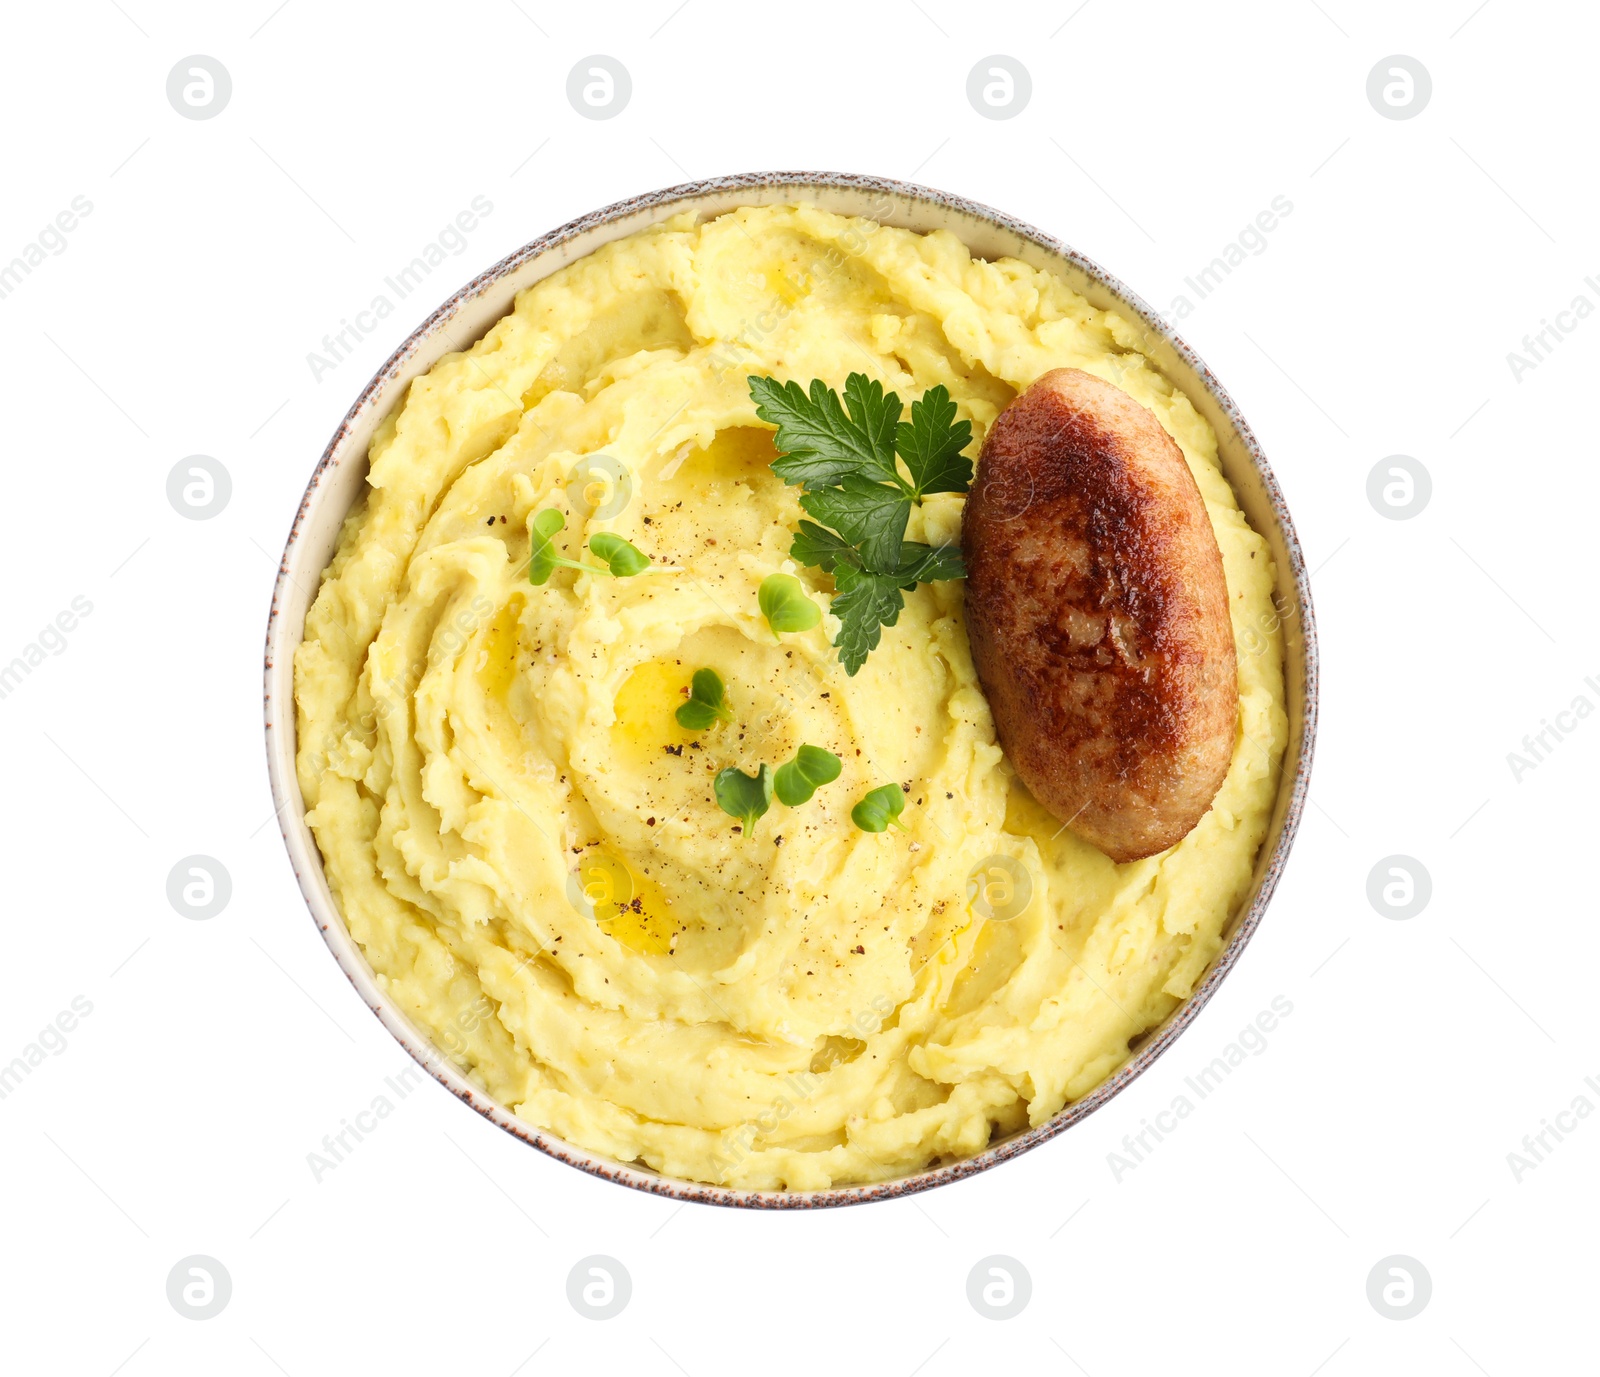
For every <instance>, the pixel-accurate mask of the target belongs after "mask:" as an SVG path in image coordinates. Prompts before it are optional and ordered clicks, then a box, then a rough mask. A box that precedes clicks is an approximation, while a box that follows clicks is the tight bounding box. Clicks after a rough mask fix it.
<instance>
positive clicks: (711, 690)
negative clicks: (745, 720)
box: [673, 669, 733, 732]
mask: <svg viewBox="0 0 1600 1377" xmlns="http://www.w3.org/2000/svg"><path fill="white" fill-rule="evenodd" d="M673 716H675V717H676V718H677V719H678V725H679V726H680V727H687V728H688V729H689V730H690V731H692V732H703V731H705V730H706V728H707V727H711V726H714V725H715V724H716V723H718V722H731V721H733V709H732V708H731V707H729V706H728V699H727V695H726V693H725V692H724V691H723V687H722V677H721V676H720V675H719V674H718V673H717V671H716V670H714V669H697V670H695V672H694V678H693V679H692V680H691V681H690V683H689V701H688V702H687V703H680V704H679V705H678V711H677V712H676V713H674V714H673Z"/></svg>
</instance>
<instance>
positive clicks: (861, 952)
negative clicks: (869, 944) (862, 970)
mask: <svg viewBox="0 0 1600 1377" xmlns="http://www.w3.org/2000/svg"><path fill="white" fill-rule="evenodd" d="M850 951H851V953H852V954H853V955H855V956H865V955H866V954H867V949H866V948H865V947H851V948H850Z"/></svg>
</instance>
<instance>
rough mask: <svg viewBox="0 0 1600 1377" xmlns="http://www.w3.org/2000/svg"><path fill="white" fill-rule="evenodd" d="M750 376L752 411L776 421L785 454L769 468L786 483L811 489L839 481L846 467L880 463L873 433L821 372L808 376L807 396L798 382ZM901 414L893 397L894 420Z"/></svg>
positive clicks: (850, 470) (854, 470) (859, 468)
mask: <svg viewBox="0 0 1600 1377" xmlns="http://www.w3.org/2000/svg"><path fill="white" fill-rule="evenodd" d="M851 376H852V377H855V376H858V375H856V374H852V375H851ZM748 381H749V383H750V395H751V397H752V398H754V399H755V403H756V415H757V416H759V417H760V418H761V419H762V420H763V421H768V422H770V423H771V424H772V425H775V426H777V427H778V433H777V435H776V436H775V437H774V442H775V443H776V445H777V448H778V450H779V452H780V453H781V455H782V456H783V457H782V458H780V459H778V460H776V461H775V462H774V463H773V465H772V471H773V472H774V473H776V474H777V475H778V477H780V478H781V479H783V481H784V482H785V483H799V484H801V485H802V486H803V487H804V488H805V489H806V491H807V492H809V491H811V490H812V489H813V488H825V487H827V486H828V485H830V484H832V483H837V482H838V481H839V480H840V479H841V478H843V477H844V476H845V475H846V474H847V473H859V472H861V471H862V470H863V469H866V470H868V471H872V470H880V469H881V468H882V459H881V456H880V451H879V450H878V449H876V448H875V439H874V435H873V434H869V433H868V431H867V429H866V428H865V426H864V425H863V424H861V423H860V422H858V421H856V420H854V419H852V418H851V417H850V416H847V415H846V414H845V410H844V407H843V405H842V404H841V403H840V401H839V394H838V393H837V392H835V391H834V390H833V389H832V388H831V387H829V386H828V385H827V383H825V382H823V381H822V379H821V378H817V379H814V380H813V381H812V384H811V395H810V397H809V398H808V397H807V396H806V394H805V393H804V392H802V391H801V390H800V384H799V383H797V382H790V383H779V382H777V381H776V380H775V379H773V378H760V377H751V378H750V379H749V380H748ZM863 381H865V379H863ZM847 390H848V388H847ZM879 392H880V394H881V392H882V388H881V386H880V388H879ZM899 414H900V400H899V398H898V397H897V398H896V399H895V418H896V420H898V418H899ZM878 433H881V430H880V432H878Z"/></svg>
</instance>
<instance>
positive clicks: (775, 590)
mask: <svg viewBox="0 0 1600 1377" xmlns="http://www.w3.org/2000/svg"><path fill="white" fill-rule="evenodd" d="M756 601H757V602H758V603H759V604H760V605H761V615H762V616H763V617H765V618H766V619H767V625H768V626H770V627H771V628H772V638H773V640H782V639H783V633H784V632H785V631H809V630H811V628H812V627H814V626H815V625H816V624H817V623H818V622H820V621H821V620H822V609H821V608H820V607H818V606H817V605H816V603H814V602H812V601H811V599H810V598H808V597H807V596H806V587H805V584H803V583H801V582H800V580H799V579H797V578H796V577H795V576H794V575H793V574H768V575H767V576H766V578H764V579H762V580H761V591H760V592H759V593H758V594H757V595H756Z"/></svg>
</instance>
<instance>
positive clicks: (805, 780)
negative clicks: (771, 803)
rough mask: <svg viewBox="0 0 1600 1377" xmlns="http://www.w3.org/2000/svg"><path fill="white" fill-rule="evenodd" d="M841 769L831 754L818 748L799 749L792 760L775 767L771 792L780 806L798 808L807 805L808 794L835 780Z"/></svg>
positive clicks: (809, 798)
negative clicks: (782, 804) (775, 795)
mask: <svg viewBox="0 0 1600 1377" xmlns="http://www.w3.org/2000/svg"><path fill="white" fill-rule="evenodd" d="M843 768H844V766H843V765H842V764H841V763H840V761H839V757H838V756H836V755H835V754H834V753H833V752H832V751H825V750H823V749H822V747H821V746H802V747H801V748H800V749H799V750H798V751H796V752H795V757H794V759H793V760H791V761H789V762H788V763H787V764H784V765H780V766H778V769H777V772H776V773H775V774H774V775H773V776H772V788H773V792H774V793H776V794H777V796H778V799H779V801H780V802H782V803H784V804H786V805H787V806H788V807H790V808H798V807H799V806H800V805H801V804H802V803H809V802H810V801H811V796H812V794H814V793H816V792H817V790H818V789H820V788H821V787H822V786H823V785H824V784H832V783H833V781H834V780H836V779H838V778H839V771H840V770H842V769H843Z"/></svg>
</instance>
